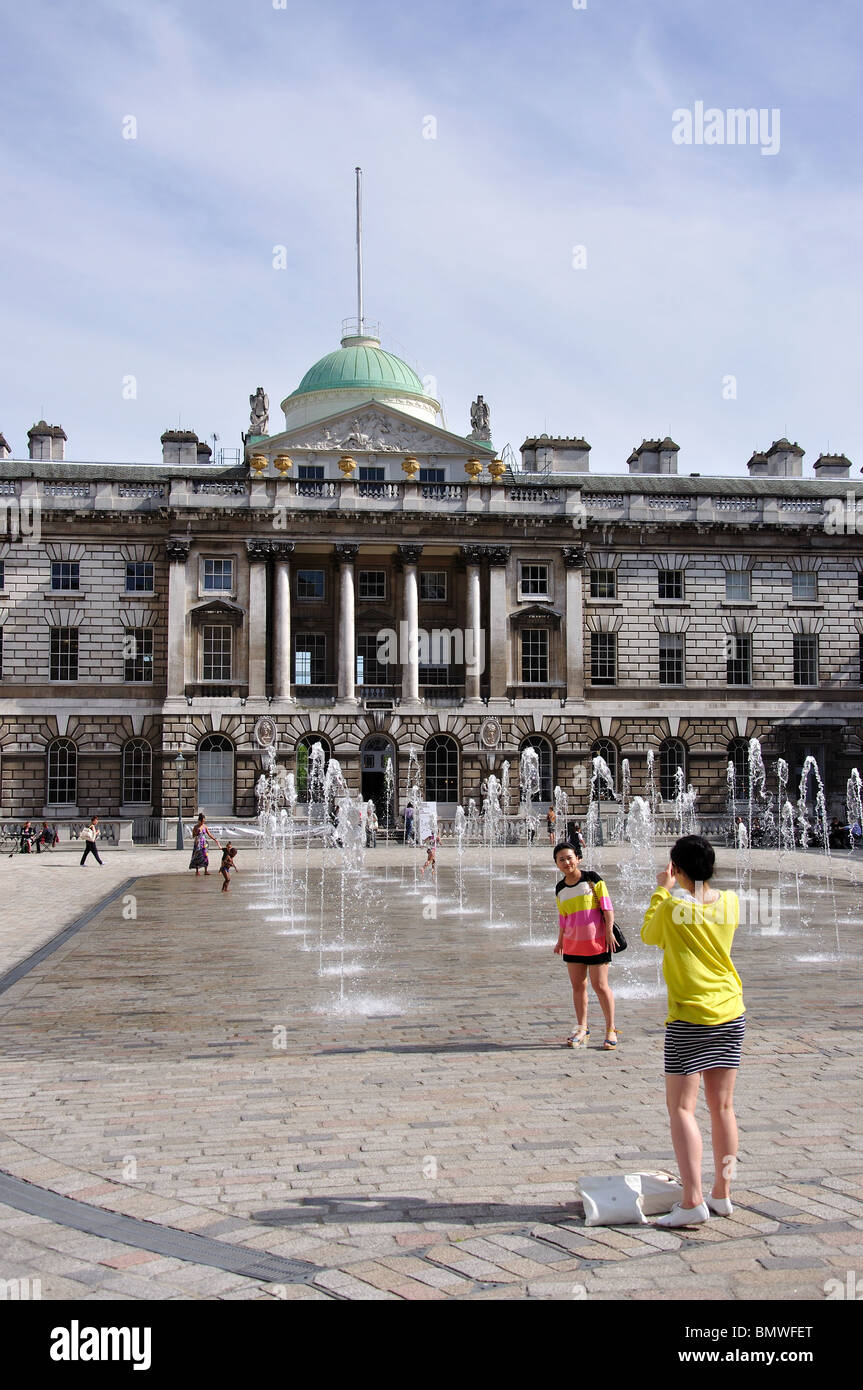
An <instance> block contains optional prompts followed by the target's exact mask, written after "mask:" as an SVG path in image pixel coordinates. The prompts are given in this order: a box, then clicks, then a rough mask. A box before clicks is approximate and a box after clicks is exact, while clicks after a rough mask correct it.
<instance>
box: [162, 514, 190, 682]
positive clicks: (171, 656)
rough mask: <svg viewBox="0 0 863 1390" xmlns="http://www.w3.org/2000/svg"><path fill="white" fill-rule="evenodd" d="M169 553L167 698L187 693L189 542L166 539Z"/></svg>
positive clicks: (166, 551) (167, 553)
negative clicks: (187, 571)
mask: <svg viewBox="0 0 863 1390" xmlns="http://www.w3.org/2000/svg"><path fill="white" fill-rule="evenodd" d="M165 554H166V555H167V557H168V562H169V565H168V672H167V697H168V699H169V700H170V699H173V698H181V697H182V696H184V695H185V693H186V561H187V560H188V558H189V542H188V541H186V540H167V541H165Z"/></svg>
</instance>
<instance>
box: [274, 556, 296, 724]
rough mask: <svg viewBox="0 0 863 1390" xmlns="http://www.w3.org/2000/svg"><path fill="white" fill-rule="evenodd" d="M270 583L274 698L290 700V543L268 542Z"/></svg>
mask: <svg viewBox="0 0 863 1390" xmlns="http://www.w3.org/2000/svg"><path fill="white" fill-rule="evenodd" d="M270 549H271V551H272V555H273V560H274V562H275V574H274V581H273V699H274V700H290V698H291V556H292V555H293V553H294V542H293V541H271V542H270Z"/></svg>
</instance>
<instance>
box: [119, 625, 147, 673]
mask: <svg viewBox="0 0 863 1390" xmlns="http://www.w3.org/2000/svg"><path fill="white" fill-rule="evenodd" d="M152 679H153V630H152V628H149V627H127V628H126V632H125V636H124V638H123V680H124V681H151V680H152Z"/></svg>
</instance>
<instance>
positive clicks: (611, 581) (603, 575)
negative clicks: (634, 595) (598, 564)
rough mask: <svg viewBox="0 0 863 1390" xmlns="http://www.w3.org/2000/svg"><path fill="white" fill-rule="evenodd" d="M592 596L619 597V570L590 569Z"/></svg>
mask: <svg viewBox="0 0 863 1390" xmlns="http://www.w3.org/2000/svg"><path fill="white" fill-rule="evenodd" d="M590 597H591V598H617V571H616V570H591V571H590Z"/></svg>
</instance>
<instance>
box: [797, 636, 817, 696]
mask: <svg viewBox="0 0 863 1390" xmlns="http://www.w3.org/2000/svg"><path fill="white" fill-rule="evenodd" d="M794 684H795V685H817V684H818V638H817V637H808V636H803V637H800V636H795V637H794Z"/></svg>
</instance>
